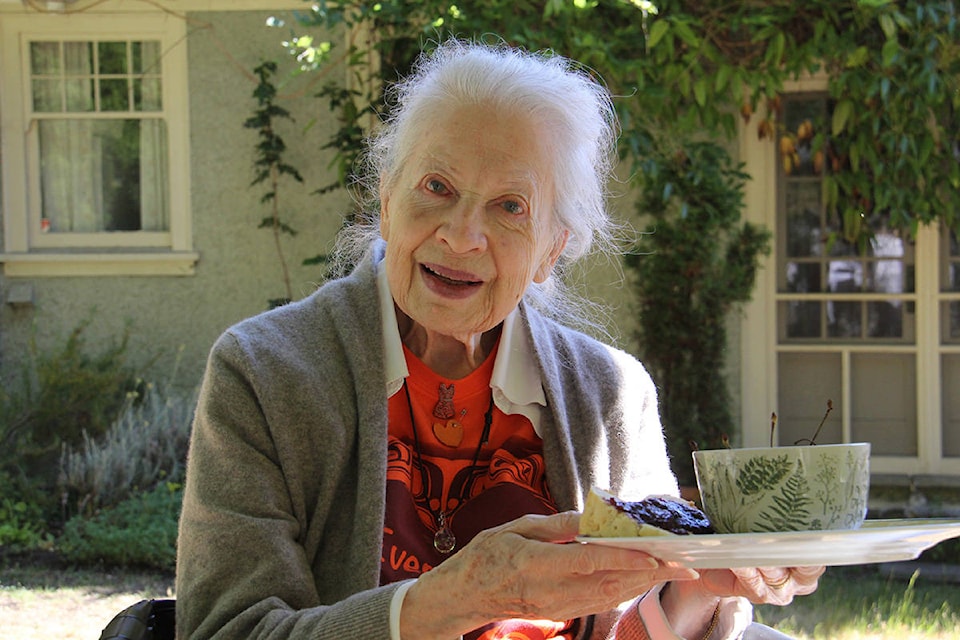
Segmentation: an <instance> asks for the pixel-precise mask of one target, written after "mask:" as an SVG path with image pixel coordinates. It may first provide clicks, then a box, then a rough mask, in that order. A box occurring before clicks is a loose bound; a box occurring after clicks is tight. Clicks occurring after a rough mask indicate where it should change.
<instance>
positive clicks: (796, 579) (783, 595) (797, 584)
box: [730, 567, 825, 605]
mask: <svg viewBox="0 0 960 640" xmlns="http://www.w3.org/2000/svg"><path fill="white" fill-rule="evenodd" d="M824 570H825V567H789V568H758V569H731V570H730V572H731V574H732V575H733V576H735V577H736V579H737V582H738V585H737V588H738V589H740V590H741V593H738V594H735V595H742V596H745V597H747V598H748V599H749V600H750V601H751V602H753V603H754V604H776V605H786V604H790V603H791V602H792V601H793V598H794V597H795V596H801V595H807V594H809V593H813V592H814V591H816V589H817V584H818V581H819V578H820V576H821V575H823V572H824Z"/></svg>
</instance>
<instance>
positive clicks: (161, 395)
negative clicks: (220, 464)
mask: <svg viewBox="0 0 960 640" xmlns="http://www.w3.org/2000/svg"><path fill="white" fill-rule="evenodd" d="M195 404H196V394H195V393H194V394H193V395H189V396H182V395H178V394H174V393H172V392H170V391H169V389H167V390H162V389H159V388H158V387H157V386H155V385H147V386H146V387H145V391H144V393H143V395H142V396H141V397H137V398H130V399H128V400H127V402H126V403H125V405H124V406H123V411H122V413H121V414H120V417H119V418H118V419H117V420H116V421H115V422H114V423H113V426H112V427H111V428H110V430H109V431H107V433H106V434H105V435H104V436H103V437H102V438H99V439H97V438H93V437H92V436H90V435H88V434H86V433H85V434H84V436H83V445H82V446H81V447H79V448H77V449H73V448H64V451H63V453H62V455H61V457H60V478H59V485H60V491H61V496H63V500H64V503H65V506H67V507H68V508H69V509H72V510H74V511H73V513H76V514H81V513H86V514H88V515H89V514H91V513H95V512H97V511H98V510H100V509H102V508H104V507H112V506H116V505H117V504H119V503H120V502H122V501H124V500H126V499H127V498H130V497H131V496H132V495H133V493H135V492H137V491H147V490H149V489H152V488H153V487H155V486H156V485H157V484H159V483H161V482H164V481H176V480H179V479H180V477H181V476H182V474H183V471H184V465H185V463H186V458H187V447H188V445H189V438H190V426H191V422H192V416H193V407H194V405H195Z"/></svg>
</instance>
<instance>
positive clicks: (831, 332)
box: [827, 300, 863, 338]
mask: <svg viewBox="0 0 960 640" xmlns="http://www.w3.org/2000/svg"><path fill="white" fill-rule="evenodd" d="M862 318H863V303H862V302H838V301H836V300H828V301H827V335H828V336H829V337H831V338H859V337H861V335H862Z"/></svg>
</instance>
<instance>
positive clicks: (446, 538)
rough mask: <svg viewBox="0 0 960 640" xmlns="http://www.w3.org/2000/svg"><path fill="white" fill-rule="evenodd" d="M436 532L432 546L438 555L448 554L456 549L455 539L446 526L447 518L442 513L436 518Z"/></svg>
mask: <svg viewBox="0 0 960 640" xmlns="http://www.w3.org/2000/svg"><path fill="white" fill-rule="evenodd" d="M437 526H438V527H439V528H438V529H437V532H436V533H435V534H433V546H434V548H435V549H436V550H437V551H439V552H440V553H450V552H451V551H453V550H454V549H455V548H456V547H457V537H456V536H455V535H453V531H451V530H450V527H448V526H447V517H446V514H444V513H443V512H441V513H440V517H438V518H437Z"/></svg>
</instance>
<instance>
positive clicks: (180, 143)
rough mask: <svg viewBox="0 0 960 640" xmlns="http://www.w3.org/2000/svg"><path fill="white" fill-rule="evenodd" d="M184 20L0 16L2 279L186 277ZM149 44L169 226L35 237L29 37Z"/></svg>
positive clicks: (189, 251)
mask: <svg viewBox="0 0 960 640" xmlns="http://www.w3.org/2000/svg"><path fill="white" fill-rule="evenodd" d="M186 34H187V27H186V21H185V20H184V19H183V18H182V17H179V16H174V15H171V14H169V13H167V12H161V11H150V12H134V13H123V14H92V13H81V14H77V15H56V14H52V15H51V14H41V15H38V14H35V13H34V14H31V15H9V14H8V15H4V14H0V117H2V120H0V153H2V162H0V164H2V169H3V176H2V177H3V182H2V185H3V253H0V262H2V263H3V272H4V275H5V276H8V277H27V276H100V275H192V274H193V273H194V266H195V264H196V262H197V259H198V255H197V253H195V252H194V251H193V246H192V236H193V231H192V217H191V212H190V163H189V143H190V134H189V117H190V114H189V102H188V100H187V79H188V73H187V47H186ZM110 38H113V39H116V40H120V41H128V40H159V41H160V43H161V55H162V58H161V63H162V70H161V76H162V99H163V103H162V110H161V112H160V113H159V115H160V117H161V118H162V119H163V120H164V121H165V123H166V129H167V148H168V158H167V162H168V168H169V170H168V176H169V184H168V189H169V192H168V194H167V195H168V198H169V200H168V202H169V230H168V231H164V232H122V233H116V232H107V233H98V234H91V235H87V234H65V236H64V238H58V239H57V241H56V242H50V241H49V240H48V239H47V238H43V239H41V238H40V233H41V232H40V222H39V220H40V211H39V204H40V200H39V193H40V191H39V189H40V187H39V178H38V177H37V175H36V171H37V169H36V167H35V166H34V165H35V164H36V162H37V160H36V151H35V150H34V151H31V148H30V145H31V141H32V139H35V137H36V136H35V132H33V131H31V126H32V123H31V121H30V117H29V115H30V113H31V105H30V102H29V101H30V99H31V91H30V90H29V89H30V87H29V84H28V83H29V81H30V80H29V73H28V71H29V68H28V64H29V58H28V52H29V42H30V41H32V40H43V39H47V40H62V41H67V40H91V41H93V40H103V39H110Z"/></svg>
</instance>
